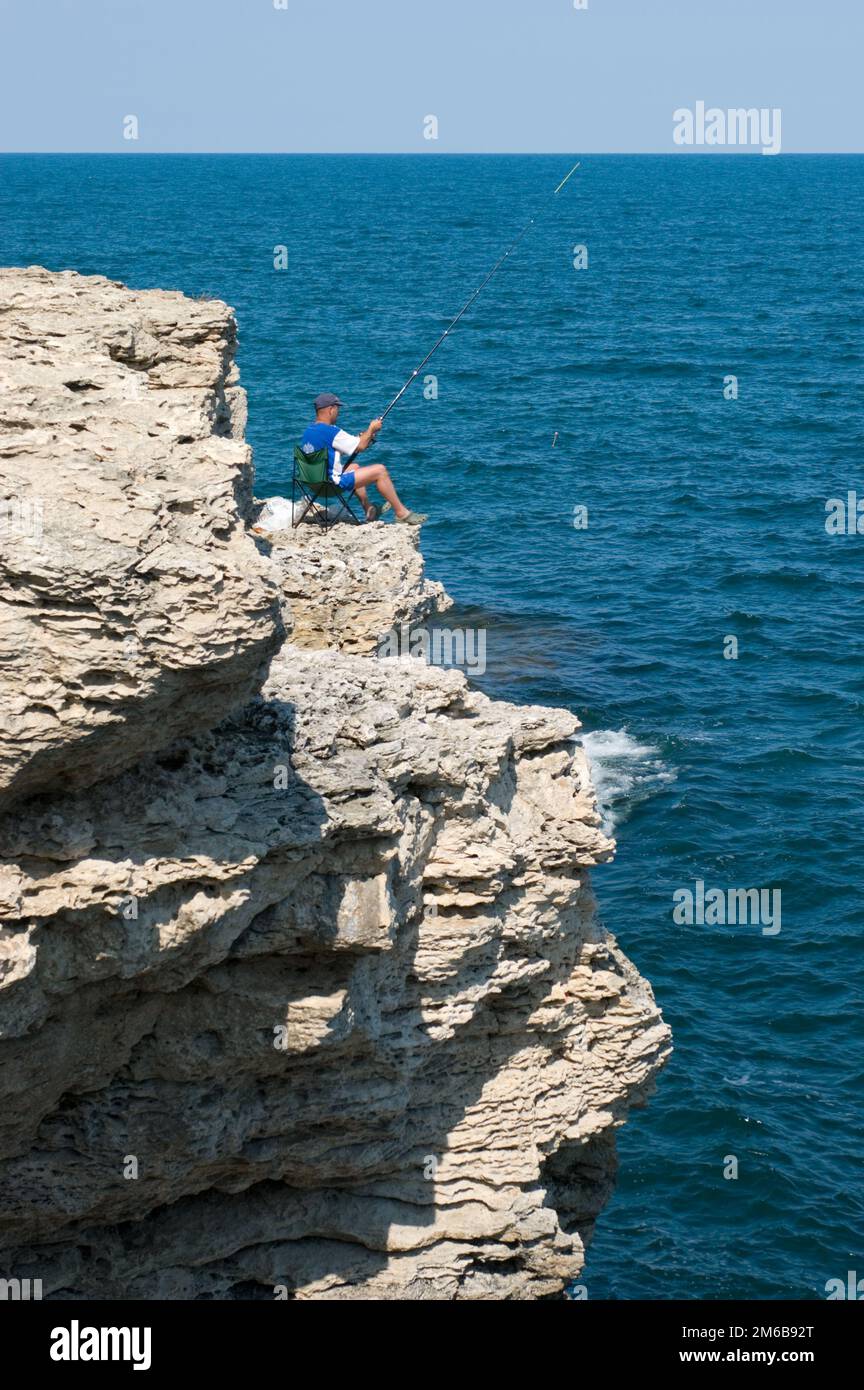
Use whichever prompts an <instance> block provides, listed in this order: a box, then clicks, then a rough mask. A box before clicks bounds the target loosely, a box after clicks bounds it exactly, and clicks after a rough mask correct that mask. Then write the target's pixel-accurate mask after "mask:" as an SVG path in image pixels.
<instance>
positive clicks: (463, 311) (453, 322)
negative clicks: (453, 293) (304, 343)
mask: <svg viewBox="0 0 864 1390" xmlns="http://www.w3.org/2000/svg"><path fill="white" fill-rule="evenodd" d="M581 162H582V161H581V160H579V161H577V163H576V164H574V165H573V168H572V169H571V170H570V173H569V174H567V175H566V177H565V178H563V179H562V180H561V182H560V183H559V185H558V187H557V188H556V189H555V192H554V193H551V194H550V195H549V197H548V199H547V200H546V202H545V203H543V205H542V207H540V208H538V209H537V211H536V212H535V214H534V216H533V217H532V218H531V221H530V222H529V223H528V224H527V226H525V227H523V228H522V231H521V232H520V233H519V235H518V236H517V238H516V240H515V241H514V242H513V243H512V245H511V246H508V248H507V250H506V251H505V252H504V254H503V256H501V257H499V259H498V260H497V261H496V262H495V264H494V265H493V267H492V269H491V270H490V271H489V274H488V275H487V276H486V279H485V280H484V281H483V283H482V284H481V285H479V286H478V288H477V289H476V290H475V291H474V293H473V294H472V296H471V298H470V299H469V300H468V301H467V303H465V304H464V305H463V306H462V308H461V309H460V310H459V313H458V314H457V315H456V317H455V319H453V320H451V322H450V323H449V324H448V325H447V327H446V328H445V329H444V332H443V333H442V334H441V337H440V338H439V339H438V341H437V343H436V344H435V346H434V347H433V348H432V349H431V350H430V351H429V352H427V354H426V356H425V357H424V358H423V361H422V362H421V363H420V365H419V367H415V368H414V371H413V372H412V373H411V375H410V376H409V378H408V380H407V381H406V382H405V385H404V386H403V387H402V389H401V390H400V391H397V393H396V395H395V396H394V397H393V399H392V401H391V402H390V404H389V405H388V407H387V409H386V410H385V411H384V414H383V415H381V416H380V417H379V418H380V420H381V421H382V423H383V421H384V420H386V419H387V416H388V415H389V414H390V411H391V410H392V409H393V407H394V406H395V405H398V404H399V402H400V401H401V399H402V397H403V396H404V395H405V392H406V391H407V390H408V387H409V386H410V385H411V383H412V381H414V380H415V379H416V378H417V377H418V376H419V375H420V373H421V372H422V370H423V368H424V367H425V366H426V363H427V362H428V361H429V358H430V357H432V356H433V354H434V353H436V352H437V351H438V349H439V347H440V346H441V344H442V343H443V342H444V339H445V338H448V337H449V336H450V334H451V333H452V331H453V329H454V328H455V327H456V325H457V323H458V322H459V320H460V319H461V318H462V317H463V315H465V314H467V312H468V310H469V309H470V308H471V305H472V304H473V303H474V301H475V299H477V298H478V297H479V296H480V295H481V294H482V293H483V291H484V290H485V288H486V286H487V285H488V284H489V281H490V280H491V279H492V276H493V275H495V274H496V272H497V271H499V270H500V269H501V267H502V265H503V264H504V262H505V261H506V260H507V259H508V257H509V256H512V255H513V252H514V251H515V250H516V247H517V246H518V245H519V243H520V241H522V240H523V239H524V238H525V237H526V236H527V235H528V233H529V232H530V230H531V228H532V227H533V226H534V223H535V222H536V221H537V219H538V217H540V216H541V214H542V213H543V212H545V210H546V207H547V204H548V203H551V201H552V199H553V198H557V196H558V194H559V193H560V192H561V189H562V188H563V187H564V185H565V183H567V182H568V181H569V180H570V179H571V178H572V177H573V175H574V174H575V173H576V170H577V169H578V168H579V165H580V164H581ZM356 456H357V450H356V449H355V451H354V453H353V454H352V455H351V457H350V458H349V459H348V462H347V463H346V465H345V467H346V468H347V467H348V466H349V464H350V463H351V462H352V460H353V459H354V458H356Z"/></svg>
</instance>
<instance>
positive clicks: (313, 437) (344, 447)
mask: <svg viewBox="0 0 864 1390" xmlns="http://www.w3.org/2000/svg"><path fill="white" fill-rule="evenodd" d="M359 443H360V439H359V436H358V435H356V434H349V433H348V431H347V430H340V428H339V426H338V425H325V424H324V423H323V421H321V420H316V421H315V423H314V424H313V425H307V426H306V428H305V430H304V431H303V438H302V439H301V440H300V448H301V449H302V450H303V452H304V454H317V452H318V450H319V449H326V450H327V474H328V476H329V478H330V481H331V482H334V483H338V482H339V479H340V478H341V477H342V473H343V470H344V468H345V460H346V459H348V458H350V456H351V455H352V454H353V452H354V450H355V449H356V448H357V445H358V444H359Z"/></svg>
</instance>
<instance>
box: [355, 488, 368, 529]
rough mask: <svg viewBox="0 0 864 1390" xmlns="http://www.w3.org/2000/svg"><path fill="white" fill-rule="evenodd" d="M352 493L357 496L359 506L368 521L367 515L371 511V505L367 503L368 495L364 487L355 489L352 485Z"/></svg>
mask: <svg viewBox="0 0 864 1390" xmlns="http://www.w3.org/2000/svg"><path fill="white" fill-rule="evenodd" d="M354 491H355V493H356V494H357V499H358V501H359V503H360V506H361V507H362V508H363V510H364V512H365V513H366V520H367V521H368V520H369V513H370V511H371V510H372V503H371V502H370V501H369V494H368V493H367V491H366V489H365V487H357V485H356V483H355V485H354Z"/></svg>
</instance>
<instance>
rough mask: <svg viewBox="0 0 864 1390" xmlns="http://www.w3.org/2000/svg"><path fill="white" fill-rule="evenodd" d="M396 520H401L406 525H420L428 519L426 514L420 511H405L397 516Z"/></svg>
mask: <svg viewBox="0 0 864 1390" xmlns="http://www.w3.org/2000/svg"><path fill="white" fill-rule="evenodd" d="M396 520H397V521H401V522H403V523H404V524H405V525H406V526H422V525H423V522H424V521H428V520H429V518H428V516H424V515H423V513H422V512H406V513H405V515H404V516H397V518H396Z"/></svg>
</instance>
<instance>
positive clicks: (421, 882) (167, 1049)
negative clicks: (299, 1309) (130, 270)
mask: <svg viewBox="0 0 864 1390" xmlns="http://www.w3.org/2000/svg"><path fill="white" fill-rule="evenodd" d="M234 341H235V326H234V320H233V317H232V314H231V311H230V310H229V309H228V308H227V307H226V306H225V305H223V304H220V303H216V302H214V301H207V302H204V303H196V302H194V301H190V300H188V299H185V298H184V297H183V296H181V295H178V294H166V293H162V292H139V293H134V292H131V291H129V290H127V289H125V288H124V287H123V286H121V285H116V284H113V283H111V282H108V281H106V280H104V279H101V278H99V277H87V278H84V277H79V276H77V275H72V274H62V275H54V274H49V273H48V272H46V271H42V270H37V269H30V270H27V271H23V270H7V271H2V272H0V387H2V418H0V483H2V487H3V489H4V490H3V493H2V496H0V501H4V505H5V511H4V513H3V516H2V517H0V521H2V522H3V525H2V527H0V541H2V582H3V588H2V604H0V654H2V667H0V680H2V692H0V694H2V708H3V723H2V730H0V732H2V757H0V768H2V772H3V783H2V785H3V787H4V788H5V792H4V795H5V796H6V798H7V799H6V803H5V806H4V805H3V803H2V802H0V920H2V927H0V1101H2V1104H0V1276H3V1277H7V1278H8V1277H14V1276H17V1277H20V1278H22V1279H23V1278H28V1277H29V1278H33V1279H36V1278H39V1279H41V1280H42V1281H43V1289H44V1295H45V1296H46V1297H58V1298H68V1297H75V1298H82V1297H92V1298H109V1297H113V1298H199V1297H208V1298H220V1299H224V1298H254V1297H266V1298H272V1297H274V1291H276V1292H277V1296H287V1297H292V1298H297V1299H309V1298H336V1299H362V1298H385V1299H390V1298H418V1299H449V1298H475V1299H476V1298H480V1299H483V1298H494V1299H502V1298H503V1299H510V1298H514V1299H526V1298H527V1299H536V1298H542V1297H554V1296H557V1295H560V1293H561V1291H562V1290H563V1288H564V1287H565V1285H566V1283H567V1281H569V1280H572V1279H575V1278H577V1277H578V1274H579V1271H580V1269H581V1267H582V1262H583V1251H584V1244H585V1241H586V1240H587V1238H588V1236H589V1235H590V1232H591V1229H592V1225H593V1223H594V1221H595V1218H596V1216H597V1214H598V1212H599V1211H600V1209H601V1207H602V1206H603V1203H604V1202H605V1200H606V1198H607V1196H608V1194H609V1191H610V1189H611V1186H612V1184H613V1182H614V1172H615V1156H614V1131H615V1129H616V1128H617V1127H618V1126H619V1125H620V1124H621V1123H623V1122H624V1121H625V1120H626V1118H627V1115H628V1113H629V1111H630V1109H631V1108H632V1107H633V1106H635V1105H639V1104H641V1103H643V1102H644V1100H645V1098H646V1097H647V1095H648V1094H649V1093H650V1090H651V1087H652V1085H653V1081H654V1077H655V1076H656V1073H657V1071H658V1069H659V1068H660V1066H661V1065H662V1063H663V1061H664V1060H665V1057H666V1055H667V1052H668V1049H669V1034H668V1029H667V1028H666V1026H665V1025H664V1024H663V1022H662V1020H661V1018H660V1016H659V1014H658V1010H657V1008H656V1005H655V1003H654V1000H653V998H652V995H651V990H650V987H649V985H648V984H647V983H646V982H645V981H644V980H642V979H641V978H640V977H639V975H638V973H637V972H636V970H635V969H634V968H633V966H632V965H631V964H630V963H629V962H628V961H627V959H626V958H625V957H624V956H623V955H622V953H621V952H620V950H619V949H618V947H617V946H616V944H615V942H614V940H613V939H612V938H611V937H609V936H608V935H607V933H606V932H605V931H604V930H603V929H602V928H601V927H600V926H599V924H598V922H597V920H596V918H595V915H594V910H593V900H592V896H591V889H590V884H589V880H588V871H589V869H590V868H591V866H592V865H594V864H597V863H599V862H602V861H603V860H605V859H608V858H609V856H610V855H611V853H612V850H613V845H612V843H611V842H610V841H609V840H608V839H607V838H606V837H605V836H604V835H603V833H602V832H601V830H600V828H599V818H598V816H597V813H596V808H595V804H594V794H593V789H592V787H591V783H590V778H589V775H588V769H587V765H586V760H585V757H584V754H583V753H582V751H581V749H580V748H579V746H578V744H577V743H575V742H574V734H575V733H576V731H577V728H578V724H577V721H576V720H575V719H574V718H573V716H572V715H570V714H569V713H567V712H566V711H561V710H550V709H541V708H533V707H516V706H512V705H509V704H503V703H500V702H494V701H490V700H489V699H487V698H486V697H485V696H484V695H482V694H479V693H477V692H476V691H473V690H471V689H470V688H469V686H468V684H467V682H466V680H465V678H464V677H463V676H462V675H461V674H460V673H459V672H457V671H454V670H442V669H438V668H436V667H431V666H427V665H425V664H424V663H423V662H422V661H419V660H411V659H407V660H405V659H400V660H378V659H376V657H375V655H374V650H375V646H376V642H377V639H378V638H379V637H380V636H383V635H384V634H385V633H386V632H387V630H388V629H389V628H390V627H392V626H393V625H394V624H396V623H402V622H421V621H424V622H428V621H430V620H431V619H432V615H433V613H434V610H435V608H436V606H437V607H440V606H442V604H443V603H445V602H446V596H444V595H443V593H442V591H441V590H440V586H435V585H432V584H430V583H429V582H428V581H427V580H425V579H424V577H423V572H422V561H421V559H420V556H419V553H418V551H417V537H416V533H413V532H410V531H408V530H407V528H406V529H405V530H403V529H401V528H396V527H394V526H393V525H385V524H383V523H378V524H376V525H374V526H370V527H364V528H362V529H360V528H348V527H344V528H336V529H335V530H334V531H332V532H330V533H329V534H327V535H324V534H322V533H320V532H318V531H317V530H315V529H313V528H311V527H306V528H301V531H300V532H298V533H296V534H292V535H281V536H274V537H263V536H256V534H255V533H254V531H253V530H252V529H251V526H250V523H251V522H252V521H253V520H254V517H253V512H252V502H251V463H250V458H249V451H248V447H247V446H246V445H245V444H244V443H243V441H242V420H243V416H244V413H245V410H244V399H243V393H242V391H241V389H240V388H239V386H238V384H237V380H236V370H235V368H234V366H233V348H234ZM37 518H38V521H37ZM334 576H335V577H337V578H339V577H341V579H342V584H341V588H340V592H341V593H342V595H343V602H341V603H340V605H339V608H338V611H334V609H333V606H332V604H331V602H330V597H329V596H330V595H331V594H332V593H333V581H334ZM361 577H362V585H361V584H359V583H357V584H355V583H354V580H355V579H357V578H361ZM286 630H287V634H288V640H287V641H285V640H284V639H285V632H286ZM268 663H269V667H268Z"/></svg>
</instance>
